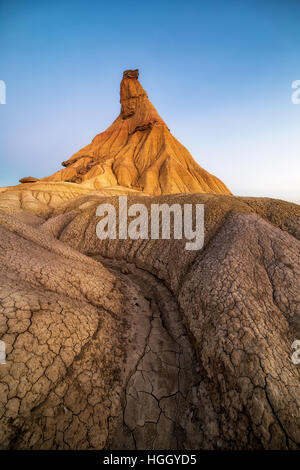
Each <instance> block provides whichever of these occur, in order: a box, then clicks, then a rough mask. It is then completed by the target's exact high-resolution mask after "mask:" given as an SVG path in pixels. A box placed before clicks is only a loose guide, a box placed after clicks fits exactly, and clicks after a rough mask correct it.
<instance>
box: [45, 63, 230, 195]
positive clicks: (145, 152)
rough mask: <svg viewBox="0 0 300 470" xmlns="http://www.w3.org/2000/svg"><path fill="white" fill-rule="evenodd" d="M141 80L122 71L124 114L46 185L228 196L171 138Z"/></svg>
mask: <svg viewBox="0 0 300 470" xmlns="http://www.w3.org/2000/svg"><path fill="white" fill-rule="evenodd" d="M138 76H139V72H138V70H127V71H125V72H124V74H123V80H122V82H121V87H120V102H121V112H120V115H119V117H118V118H117V119H116V120H115V121H114V123H113V124H112V125H111V126H110V127H109V128H108V129H106V131H104V132H102V133H101V134H98V135H97V136H96V137H95V138H94V139H93V141H92V143H91V144H89V145H87V146H86V147H84V148H83V149H81V150H79V152H77V153H75V155H73V156H72V157H71V158H70V159H69V160H67V161H65V162H63V163H62V165H63V166H65V167H66V168H65V169H63V170H60V171H58V172H57V173H55V174H54V175H52V176H49V177H47V178H43V180H42V181H70V182H73V183H81V184H83V185H85V186H87V187H89V188H96V189H101V188H103V187H107V186H116V185H120V186H125V187H127V188H132V189H136V190H139V191H145V192H146V193H149V194H154V195H159V194H172V193H193V192H198V193H218V194H230V192H229V190H228V189H227V188H226V186H225V185H224V183H222V182H221V181H220V180H219V179H218V178H216V177H215V176H213V175H211V174H209V173H208V172H207V171H205V170H204V169H203V168H201V167H200V166H199V165H198V164H197V163H196V162H195V161H194V160H193V158H192V156H191V155H190V153H189V152H188V151H187V150H186V148H185V147H183V145H181V144H180V143H179V142H178V141H177V140H176V139H175V137H173V136H172V134H171V133H170V131H169V129H168V127H167V125H166V124H165V123H164V121H163V120H162V119H161V117H160V116H159V115H158V113H157V111H156V109H155V108H154V106H153V105H152V104H151V102H150V101H149V100H148V97H147V93H146V92H145V90H144V89H143V87H142V86H141V84H140V83H139V81H138Z"/></svg>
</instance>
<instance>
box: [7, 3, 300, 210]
mask: <svg viewBox="0 0 300 470" xmlns="http://www.w3.org/2000/svg"><path fill="white" fill-rule="evenodd" d="M299 21H300V1H299V0H265V1H264V0H227V1H224V0H210V1H201V0H197V1H189V0H186V1H182V0H181V1H177V0H169V1H165V0H160V1H157V0H151V1H148V2H147V1H146V2H145V1H141V0H139V1H133V0H132V1H131V0H122V1H119V0H115V1H111V2H109V1H107V0H106V1H102V0H98V1H95V0H78V1H77V0H47V1H46V0H9V1H8V0H0V80H4V81H5V83H6V93H7V96H6V100H7V103H6V104H5V105H2V104H1V105H0V160H1V165H0V169H1V170H0V171H1V174H0V186H6V185H14V184H17V183H18V180H19V178H20V177H24V176H35V177H37V178H40V177H43V176H47V175H49V174H52V173H54V172H55V171H56V170H58V169H60V168H61V165H60V164H61V162H62V161H63V160H66V159H68V158H69V157H70V156H71V155H72V154H73V153H74V152H75V151H77V150H79V149H80V148H81V147H83V146H84V145H86V144H88V143H89V142H90V141H91V140H92V138H93V137H94V136H95V135H96V134H98V133H99V132H101V131H103V130H105V128H106V127H108V125H110V124H111V122H112V121H113V120H114V119H115V118H116V117H117V115H118V114H119V109H120V104H119V84H120V80H121V78H122V72H123V70H125V69H128V68H139V69H140V81H141V83H142V85H143V87H144V88H145V89H146V91H147V92H148V96H149V98H150V100H151V101H152V103H153V104H154V106H155V107H156V109H157V110H158V112H159V114H160V115H161V116H162V118H163V119H164V120H165V121H166V122H167V124H168V126H169V128H170V130H171V132H172V133H173V135H175V137H176V138H178V139H179V140H180V141H181V143H182V144H183V145H185V146H186V147H187V148H188V150H189V151H190V152H191V154H192V155H193V157H194V158H195V160H196V161H197V162H198V163H199V164H200V165H201V166H203V167H204V168H205V169H207V170H208V171H209V172H211V173H213V174H215V175H216V176H218V177H219V178H220V179H222V180H223V181H224V182H225V183H226V184H227V186H228V187H229V188H230V189H231V191H232V192H233V193H235V194H237V195H249V196H270V197H277V198H281V199H285V200H291V201H296V202H300V181H299V180H300V126H299V123H300V104H299V105H295V104H292V101H291V95H292V92H293V90H292V88H291V84H292V82H293V81H294V80H300V25H299Z"/></svg>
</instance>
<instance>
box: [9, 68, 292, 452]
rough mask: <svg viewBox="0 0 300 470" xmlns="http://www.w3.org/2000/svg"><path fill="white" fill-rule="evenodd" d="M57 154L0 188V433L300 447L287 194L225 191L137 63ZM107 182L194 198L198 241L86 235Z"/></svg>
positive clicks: (146, 445) (142, 195)
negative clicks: (79, 138)
mask: <svg viewBox="0 0 300 470" xmlns="http://www.w3.org/2000/svg"><path fill="white" fill-rule="evenodd" d="M65 166H66V168H65V169H64V170H62V171H60V172H58V173H56V174H55V175H53V176H52V177H49V178H44V179H43V180H40V181H37V182H27V183H26V184H20V185H18V186H16V187H10V188H0V341H2V342H3V343H1V351H2V350H3V346H4V347H5V353H6V361H5V363H2V362H3V361H1V364H0V448H2V449H135V448H137V449H170V450H172V449H180V450H183V449H192V450H194V449H300V394H299V372H300V369H299V367H300V365H299V364H298V365H297V364H295V363H294V362H293V361H292V354H293V352H294V350H293V349H292V347H291V346H292V344H293V342H294V341H295V340H300V308H299V300H300V299H299V292H300V286H299V279H300V272H299V266H300V264H299V261H300V241H299V239H300V224H299V220H300V208H299V206H298V205H296V204H292V203H287V202H284V201H278V200H274V199H267V198H245V197H244V198H243V197H235V196H232V195H231V194H229V191H228V190H227V188H226V187H225V186H224V185H223V183H221V182H220V181H219V180H217V179H216V178H215V177H213V176H211V175H208V173H207V172H205V170H203V169H201V168H200V167H199V166H198V165H196V163H195V162H194V161H193V159H192V157H191V156H190V154H189V153H188V152H187V150H186V149H185V148H184V147H182V146H181V145H180V144H179V143H178V142H177V141H176V139H175V138H174V137H172V136H171V134H170V133H169V131H168V129H167V127H166V125H165V123H164V122H163V121H162V119H161V118H160V117H159V115H158V114H157V113H156V111H155V109H154V108H153V106H152V105H151V103H150V102H149V101H148V99H147V95H146V93H145V91H144V90H143V88H142V87H141V85H140V84H139V82H138V71H137V70H130V71H126V72H124V77H123V81H122V83H121V114H120V116H119V117H118V118H117V120H116V121H115V122H114V123H113V124H112V126H111V127H110V128H109V129H107V130H106V131H105V132H104V133H102V134H99V136H97V137H96V138H95V139H94V141H93V142H92V143H91V144H90V145H88V146H87V147H85V149H83V150H81V151H80V152H78V153H77V154H76V155H74V156H73V157H71V159H70V160H68V161H67V162H65ZM70 181H71V182H70ZM95 188H101V189H95ZM176 192H181V194H172V193H176ZM193 192H197V194H191V193H193ZM203 192H205V193H206V194H203ZM162 193H163V194H162ZM165 193H168V194H165ZM199 193H202V194H199ZM213 193H223V194H213ZM124 194H125V195H128V205H131V204H141V203H143V204H145V205H146V207H147V209H148V213H150V205H151V204H152V203H155V204H168V205H169V206H170V205H172V204H178V205H180V206H181V207H184V205H185V204H204V206H205V225H204V227H205V243H204V246H203V248H202V249H201V250H199V251H187V250H186V249H185V243H186V240H185V239H183V240H178V239H174V238H172V236H171V239H170V240H161V239H158V240H154V239H153V240H151V239H149V240H141V239H137V240H132V239H125V240H118V239H115V240H114V239H106V240H99V239H98V238H97V236H96V225H97V223H98V222H99V217H97V216H96V209H97V207H98V206H99V204H100V203H108V202H109V203H110V204H112V205H114V206H115V208H116V209H117V207H118V202H119V201H118V196H119V195H124ZM177 207H178V206H177ZM171 235H172V231H171Z"/></svg>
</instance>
